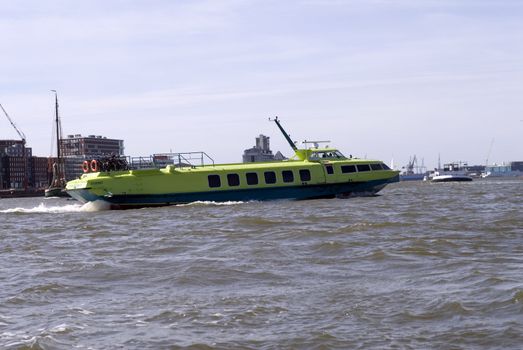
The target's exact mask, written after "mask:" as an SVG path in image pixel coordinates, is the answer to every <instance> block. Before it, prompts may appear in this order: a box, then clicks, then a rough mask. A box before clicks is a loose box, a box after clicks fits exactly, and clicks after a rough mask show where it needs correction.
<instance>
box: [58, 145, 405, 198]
mask: <svg viewBox="0 0 523 350" xmlns="http://www.w3.org/2000/svg"><path fill="white" fill-rule="evenodd" d="M335 151H336V150H335V149H333V148H322V149H300V150H297V151H296V156H295V157H294V159H291V160H286V161H272V162H259V163H238V164H220V165H208V166H198V167H181V168H180V167H175V166H174V165H168V166H167V167H165V168H162V169H142V170H128V171H112V172H101V173H87V174H84V175H82V176H81V178H79V179H76V180H73V181H70V182H68V183H67V187H66V190H75V189H89V191H90V192H91V193H93V194H95V195H97V196H111V195H143V194H151V195H155V194H164V193H194V192H208V191H230V190H240V189H255V188H269V187H273V188H274V187H275V188H277V187H288V186H307V185H318V184H326V183H330V184H335V183H347V182H367V181H373V180H381V179H390V178H393V177H395V176H397V175H398V172H397V171H393V170H373V171H366V172H356V173H345V174H344V173H342V171H341V166H342V165H357V164H373V163H382V162H380V161H377V160H365V159H357V158H351V159H348V158H345V157H336V158H329V159H318V158H317V156H318V152H335ZM315 153H316V154H315ZM314 157H316V158H315V160H310V159H311V158H314ZM327 165H330V166H332V167H333V169H334V174H327V171H326V166H327ZM300 169H308V170H309V171H310V173H311V180H310V181H307V182H302V181H301V180H300V175H299V170H300ZM284 170H292V171H293V175H294V182H283V178H282V171H284ZM265 171H274V172H275V174H276V183H275V184H266V183H265V179H264V172H265ZM249 172H256V173H257V174H258V184H257V185H248V184H247V183H246V174H247V173H249ZM227 174H238V175H239V178H240V185H239V186H229V185H228V181H227ZM209 175H220V179H221V186H220V187H212V188H211V187H209V182H208V176H209Z"/></svg>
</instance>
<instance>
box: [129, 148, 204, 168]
mask: <svg viewBox="0 0 523 350" xmlns="http://www.w3.org/2000/svg"><path fill="white" fill-rule="evenodd" d="M128 164H129V167H130V168H131V169H151V168H153V169H154V168H163V167H165V166H167V165H174V166H175V167H177V168H184V167H191V168H194V167H197V166H198V167H204V166H214V159H212V158H211V157H210V156H209V155H208V154H207V153H205V152H179V153H156V154H153V155H152V156H148V157H130V156H129V157H128Z"/></svg>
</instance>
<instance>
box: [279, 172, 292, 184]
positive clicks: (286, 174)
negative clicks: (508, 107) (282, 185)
mask: <svg viewBox="0 0 523 350" xmlns="http://www.w3.org/2000/svg"><path fill="white" fill-rule="evenodd" d="M281 176H282V178H283V182H294V173H293V172H292V170H283V171H282V172H281Z"/></svg>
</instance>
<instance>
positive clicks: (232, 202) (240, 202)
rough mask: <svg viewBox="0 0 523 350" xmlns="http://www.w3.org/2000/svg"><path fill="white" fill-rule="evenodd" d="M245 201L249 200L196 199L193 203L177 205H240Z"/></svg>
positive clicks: (179, 205) (178, 205)
mask: <svg viewBox="0 0 523 350" xmlns="http://www.w3.org/2000/svg"><path fill="white" fill-rule="evenodd" d="M244 203H247V202H242V201H227V202H214V201H196V202H191V203H186V204H177V205H176V206H177V207H188V206H192V205H216V206H220V205H238V204H244Z"/></svg>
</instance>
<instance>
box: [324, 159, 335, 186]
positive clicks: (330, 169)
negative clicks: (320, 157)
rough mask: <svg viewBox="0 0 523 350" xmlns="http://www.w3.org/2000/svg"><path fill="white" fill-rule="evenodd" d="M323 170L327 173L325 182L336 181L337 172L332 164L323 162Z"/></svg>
mask: <svg viewBox="0 0 523 350" xmlns="http://www.w3.org/2000/svg"><path fill="white" fill-rule="evenodd" d="M323 172H324V174H325V183H327V184H330V183H334V182H336V174H335V171H334V166H333V165H332V164H330V163H323Z"/></svg>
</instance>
